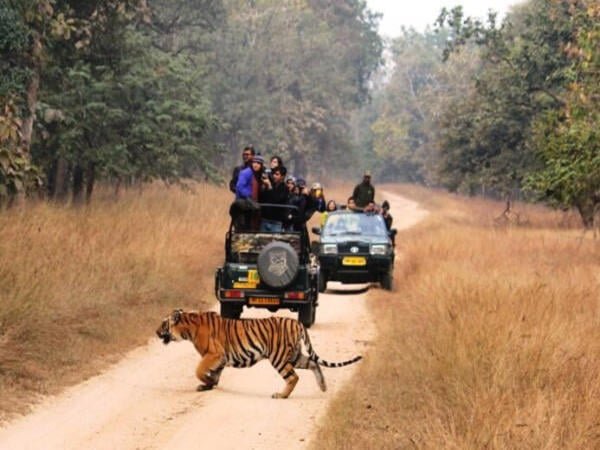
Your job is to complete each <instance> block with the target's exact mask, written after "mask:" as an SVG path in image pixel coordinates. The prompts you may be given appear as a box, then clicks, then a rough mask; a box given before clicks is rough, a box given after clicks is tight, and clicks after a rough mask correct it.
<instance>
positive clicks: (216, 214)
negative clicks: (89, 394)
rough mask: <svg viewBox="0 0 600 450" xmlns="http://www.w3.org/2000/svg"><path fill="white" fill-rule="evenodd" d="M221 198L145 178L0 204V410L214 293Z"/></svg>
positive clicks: (92, 366)
mask: <svg viewBox="0 0 600 450" xmlns="http://www.w3.org/2000/svg"><path fill="white" fill-rule="evenodd" d="M230 199H231V197H230V192H228V191H226V190H225V189H222V188H216V187H212V186H209V185H197V186H193V187H192V191H191V192H189V191H182V190H181V189H179V188H171V189H167V188H165V187H164V186H157V185H153V186H149V187H148V188H147V189H145V190H144V191H142V192H139V191H137V190H133V191H129V192H127V193H125V194H124V195H123V196H122V198H121V199H120V200H119V201H118V202H116V201H114V199H113V198H112V196H111V195H106V196H104V195H103V193H99V199H98V201H97V202H95V203H94V204H93V205H90V206H88V207H86V208H83V209H72V208H68V207H62V206H57V205H54V204H48V203H45V202H40V203H37V204H28V205H27V206H26V207H23V208H14V209H11V210H10V211H6V212H5V213H3V214H2V215H0V228H1V229H2V240H1V241H0V255H1V258H0V298H1V302H0V305H1V307H0V398H2V402H1V403H0V419H2V418H6V417H7V414H8V413H13V412H17V411H21V412H22V411H24V410H25V409H26V408H27V405H28V402H29V401H31V400H33V399H34V398H35V397H37V396H38V395H39V394H47V393H54V392H57V390H58V388H60V387H63V386H65V385H68V384H72V383H75V382H77V381H81V380H82V379H84V378H85V377H87V376H90V375H92V374H95V373H97V372H98V371H99V370H100V369H101V368H102V367H105V366H106V365H107V364H109V363H111V362H114V361H116V360H117V359H118V358H119V357H120V356H122V355H123V352H124V351H126V350H129V349H131V348H133V347H134V346H136V345H140V344H143V343H146V342H147V341H148V339H150V338H152V337H153V333H154V330H155V328H156V326H157V323H158V322H157V321H158V320H159V319H160V318H161V317H163V316H164V315H165V314H166V313H168V312H169V311H171V310H172V309H173V308H175V307H180V306H181V307H186V308H201V307H204V306H207V305H210V304H212V303H213V302H214V294H213V274H214V270H215V267H217V265H218V264H219V263H220V262H221V259H222V257H223V254H222V245H223V236H224V233H225V230H226V228H227V225H228V219H229V216H228V212H227V211H228V206H229V201H230Z"/></svg>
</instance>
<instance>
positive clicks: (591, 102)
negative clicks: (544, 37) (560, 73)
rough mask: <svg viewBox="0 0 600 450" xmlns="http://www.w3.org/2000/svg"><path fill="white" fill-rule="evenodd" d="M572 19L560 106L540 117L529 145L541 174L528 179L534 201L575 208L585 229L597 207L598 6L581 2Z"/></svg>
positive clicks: (599, 151)
mask: <svg viewBox="0 0 600 450" xmlns="http://www.w3.org/2000/svg"><path fill="white" fill-rule="evenodd" d="M584 6H585V7H584V8H581V9H580V10H577V11H576V12H575V14H574V15H573V22H574V25H575V27H574V28H575V30H576V36H577V38H576V40H575V41H573V42H572V43H570V44H569V46H568V47H567V48H568V50H569V54H570V55H571V58H572V59H573V62H572V65H571V67H570V68H569V74H570V75H571V78H572V79H571V83H570V85H569V91H568V92H567V94H566V96H565V98H566V101H565V106H564V107H563V108H561V109H560V110H557V111H552V112H549V113H547V114H545V115H542V116H540V117H539V118H538V119H537V121H536V133H535V139H534V142H535V144H536V150H537V154H538V156H539V158H540V160H541V161H542V164H543V167H542V169H541V170H539V171H537V172H534V173H532V174H531V175H530V176H529V178H528V180H527V187H528V189H530V190H532V191H533V192H534V193H535V194H536V195H537V196H538V197H539V198H541V199H545V200H547V201H548V202H550V203H551V204H554V205H557V206H560V207H573V206H574V207H576V208H577V209H578V210H579V212H580V215H581V217H582V220H583V224H584V226H586V227H591V226H592V225H593V220H594V213H595V211H596V209H597V208H598V206H599V205H600V131H599V130H600V110H599V108H598V99H599V98H600V54H599V52H598V48H600V22H599V20H598V19H600V6H599V5H597V4H594V3H593V2H589V3H587V4H586V3H584Z"/></svg>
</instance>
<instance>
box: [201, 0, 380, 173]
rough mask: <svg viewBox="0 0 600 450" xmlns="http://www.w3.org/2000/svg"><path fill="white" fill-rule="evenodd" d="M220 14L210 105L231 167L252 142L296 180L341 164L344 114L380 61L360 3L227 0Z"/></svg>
mask: <svg viewBox="0 0 600 450" xmlns="http://www.w3.org/2000/svg"><path fill="white" fill-rule="evenodd" d="M226 9H227V11H228V23H227V26H226V27H224V28H223V29H221V30H218V31H217V32H216V33H215V35H214V41H213V43H212V45H213V48H214V58H213V59H211V60H210V66H211V67H212V68H213V70H212V72H213V74H214V75H212V76H211V77H210V86H211V89H210V90H211V92H213V94H214V96H213V97H212V101H213V104H214V105H215V110H216V112H217V113H218V114H219V116H221V117H222V118H223V120H224V122H225V126H224V128H223V129H222V131H221V133H220V134H219V136H218V137H217V139H219V140H220V141H223V142H226V143H227V145H228V147H229V148H230V152H231V154H232V155H235V158H236V162H237V158H239V150H240V148H241V147H242V146H243V145H244V144H246V143H253V144H255V145H256V147H257V148H258V149H259V151H262V152H263V153H268V154H280V155H282V156H283V157H284V160H285V162H286V165H288V167H289V168H291V169H292V170H293V171H294V172H295V173H297V174H302V175H306V173H307V171H308V168H309V167H311V168H313V170H315V169H317V168H321V169H320V170H323V169H324V168H325V167H328V166H329V167H334V164H333V162H334V161H337V160H339V158H340V157H342V156H344V157H345V158H346V159H347V157H348V154H349V153H350V152H352V150H353V149H352V144H351V143H350V140H349V139H348V136H349V135H350V130H349V120H350V112H351V111H352V110H353V109H354V108H356V107H357V106H358V105H359V104H360V103H361V102H362V101H364V99H365V93H366V89H367V81H368V79H369V76H370V74H371V73H372V72H373V71H374V70H375V68H376V67H377V65H378V63H379V57H380V52H381V41H380V38H379V37H378V36H377V34H376V32H375V28H376V23H375V18H374V17H373V16H372V15H370V14H369V13H368V11H367V10H366V7H365V4H364V2H354V1H348V2H336V4H335V5H332V4H331V3H330V2H322V1H300V2H297V1H287V0H286V1H283V2H282V1H266V0H265V1H259V2H252V3H251V4H249V3H248V2H241V1H233V0H231V1H228V2H226ZM317 170H318V169H317Z"/></svg>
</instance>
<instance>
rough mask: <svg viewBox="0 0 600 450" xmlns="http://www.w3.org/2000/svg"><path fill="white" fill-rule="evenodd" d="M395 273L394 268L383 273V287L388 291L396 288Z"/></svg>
mask: <svg viewBox="0 0 600 450" xmlns="http://www.w3.org/2000/svg"><path fill="white" fill-rule="evenodd" d="M393 274H394V272H393V268H390V270H389V271H388V272H385V273H383V274H381V287H382V288H383V289H385V290H386V291H391V290H392V289H393V288H394V275H393Z"/></svg>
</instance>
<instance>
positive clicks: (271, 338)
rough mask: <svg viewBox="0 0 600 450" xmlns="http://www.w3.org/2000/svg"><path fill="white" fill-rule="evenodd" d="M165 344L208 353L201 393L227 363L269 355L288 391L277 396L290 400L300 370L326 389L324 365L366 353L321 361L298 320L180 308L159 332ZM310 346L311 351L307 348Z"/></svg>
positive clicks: (248, 362)
mask: <svg viewBox="0 0 600 450" xmlns="http://www.w3.org/2000/svg"><path fill="white" fill-rule="evenodd" d="M156 334H157V336H158V337H159V338H160V339H162V341H163V343H164V344H168V343H169V342H171V341H181V340H188V341H191V342H192V343H193V344H194V347H195V348H196V350H197V351H198V353H200V355H201V356H202V359H201V360H200V362H199V363H198V366H197V368H196V377H197V378H198V379H199V380H200V381H201V384H200V385H198V387H197V390H198V391H207V390H211V389H213V388H214V387H216V386H217V385H218V383H219V378H220V376H221V372H222V371H223V369H224V368H225V367H226V366H229V367H239V368H241V367H250V366H253V365H254V364H256V363H257V362H258V361H260V360H262V359H268V360H269V361H270V363H271V365H272V366H273V368H274V369H275V370H277V371H278V372H279V375H281V377H282V378H283V380H284V381H285V387H284V389H283V391H282V392H276V393H274V394H273V395H272V397H273V398H278V399H281V398H288V397H289V396H290V394H291V393H292V391H293V390H294V388H295V387H296V383H298V379H299V378H298V375H297V374H296V372H295V370H294V369H310V370H312V371H313V373H314V374H315V377H316V379H317V384H318V385H319V388H320V389H321V391H323V392H325V391H326V390H327V386H326V384H325V378H324V377H323V372H321V367H320V366H324V367H342V366H347V365H349V364H352V363H355V362H357V361H359V360H360V359H362V356H360V355H359V356H355V357H354V358H352V359H349V360H347V361H344V362H339V363H331V362H328V361H325V360H323V359H321V358H320V357H319V356H318V355H317V354H316V353H315V351H314V350H313V348H312V345H311V342H310V338H309V336H308V332H307V330H306V328H305V327H304V325H302V323H300V322H299V321H298V320H296V319H291V318H286V317H276V316H273V317H269V318H266V319H225V318H223V317H221V316H220V315H218V314H217V313H216V312H212V311H211V312H197V311H188V312H185V311H184V310H182V309H176V310H174V311H173V312H172V313H171V314H170V315H169V316H168V317H166V318H165V319H164V320H163V321H162V322H161V324H160V326H159V327H158V329H157V330H156ZM301 343H303V344H304V347H305V349H306V351H307V352H308V355H305V354H304V353H303V352H302V349H301Z"/></svg>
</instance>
